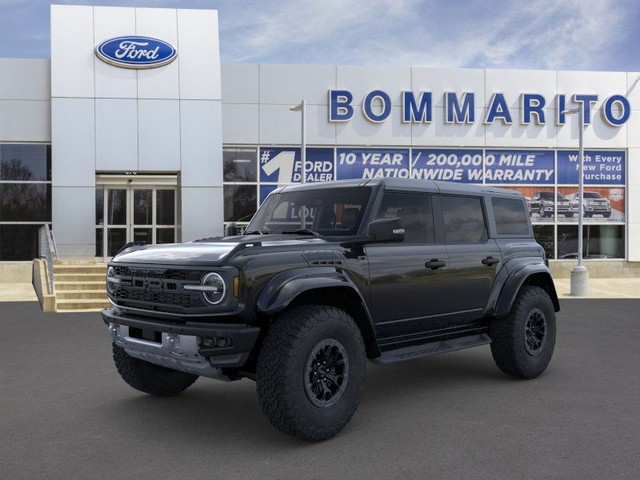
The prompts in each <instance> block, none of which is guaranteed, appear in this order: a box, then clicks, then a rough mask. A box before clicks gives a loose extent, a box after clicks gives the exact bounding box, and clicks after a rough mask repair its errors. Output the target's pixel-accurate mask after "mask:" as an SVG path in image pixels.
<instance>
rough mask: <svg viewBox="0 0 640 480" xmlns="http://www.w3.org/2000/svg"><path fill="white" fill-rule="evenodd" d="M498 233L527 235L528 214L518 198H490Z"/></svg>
mask: <svg viewBox="0 0 640 480" xmlns="http://www.w3.org/2000/svg"><path fill="white" fill-rule="evenodd" d="M491 205H492V207H493V216H494V217H495V219H496V231H497V233H498V235H529V216H528V214H527V210H526V208H525V206H524V202H523V201H522V200H521V199H520V198H498V197H494V198H492V199H491Z"/></svg>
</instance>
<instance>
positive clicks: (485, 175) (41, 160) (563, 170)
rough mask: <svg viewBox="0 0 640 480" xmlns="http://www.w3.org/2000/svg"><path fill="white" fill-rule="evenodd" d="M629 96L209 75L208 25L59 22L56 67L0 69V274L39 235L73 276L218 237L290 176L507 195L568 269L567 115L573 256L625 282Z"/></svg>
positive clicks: (181, 15) (639, 107) (391, 72)
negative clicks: (77, 266) (146, 247)
mask: <svg viewBox="0 0 640 480" xmlns="http://www.w3.org/2000/svg"><path fill="white" fill-rule="evenodd" d="M639 80H640V73H634V72H576V71H527V70H494V69H441V68H423V67H409V66H407V67H396V66H393V67H391V66H367V67H365V66H343V65H270V64H269V65H267V64H244V63H228V64H222V65H221V64H220V48H219V38H218V16H217V12H216V11H215V10H187V9H177V10H176V9H148V8H119V7H91V6H58V5H54V6H52V7H51V59H37V60H34V59H0V161H1V167H2V169H1V175H0V266H1V265H2V264H5V265H7V264H13V263H14V262H29V261H30V260H31V259H32V258H34V257H38V256H39V255H40V254H41V251H40V250H41V248H42V246H41V243H42V241H41V238H40V235H41V232H42V230H41V227H42V226H43V225H46V226H49V227H50V228H51V229H52V231H53V238H54V239H55V244H56V247H57V253H58V256H59V257H60V258H62V259H78V260H81V259H85V260H87V259H88V260H94V259H97V260H98V261H102V260H104V259H108V258H109V257H111V256H113V254H114V253H115V252H117V251H118V250H119V249H120V248H121V247H122V246H123V245H124V244H125V243H127V242H130V241H146V242H149V243H168V242H179V241H190V240H194V239H197V238H202V237H211V236H215V235H220V234H222V232H223V228H224V225H225V224H226V223H228V222H237V223H238V224H239V225H244V224H246V222H247V221H248V220H249V219H250V218H251V215H252V214H253V213H254V212H255V210H256V208H257V207H258V206H259V204H260V203H261V202H262V201H263V200H264V198H265V197H266V196H267V195H268V194H269V193H270V192H271V191H273V190H274V189H275V188H276V187H277V186H278V185H284V184H290V183H296V182H300V181H301V180H302V175H303V172H304V175H305V178H304V180H305V181H306V182H326V181H331V180H340V179H351V178H379V177H387V176H390V177H401V178H415V179H423V180H426V179H441V180H451V181H457V182H467V183H477V184H487V185H493V186H499V187H506V188H510V189H516V190H519V191H521V192H522V193H523V194H524V195H525V197H527V200H528V203H529V206H530V212H531V219H532V222H533V225H534V230H535V233H536V238H537V239H538V241H539V242H540V243H541V245H543V246H544V248H545V250H546V251H547V255H548V257H549V258H550V259H553V260H556V261H558V262H561V261H562V260H566V261H567V263H569V262H568V260H569V259H572V258H575V257H576V254H577V236H578V226H577V223H578V220H577V216H578V215H577V211H578V201H577V191H578V168H577V167H578V161H577V160H578V133H579V123H580V122H579V120H580V118H579V115H580V113H579V112H580V110H581V111H582V115H583V121H584V124H585V125H584V146H585V170H584V181H585V188H584V190H585V201H584V206H585V222H584V223H585V226H584V238H585V248H584V255H585V257H586V258H587V259H593V263H594V264H596V263H597V264H603V265H610V266H611V276H620V275H627V274H628V272H629V271H632V270H634V268H633V267H634V266H635V265H638V264H634V262H640V135H638V132H640V86H639V85H638V82H639ZM302 104H304V109H303V108H300V107H301V105H302ZM296 107H297V108H296ZM303 138H304V140H303ZM303 142H304V143H303ZM303 144H304V145H305V147H306V148H305V155H304V156H305V157H306V162H305V166H304V168H303V166H302V162H301V159H302V155H301V147H302V145H303ZM39 232H40V233H39ZM1 272H2V269H1V268H0V273H1ZM625 272H627V273H625Z"/></svg>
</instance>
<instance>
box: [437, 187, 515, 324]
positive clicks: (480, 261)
mask: <svg viewBox="0 0 640 480" xmlns="http://www.w3.org/2000/svg"><path fill="white" fill-rule="evenodd" d="M435 203H436V209H437V211H439V212H440V215H437V218H438V219H439V220H441V221H442V229H443V232H444V241H445V245H446V251H447V257H448V261H447V269H446V271H445V272H444V273H445V274H446V279H447V281H448V283H449V287H450V288H451V292H452V295H451V296H450V297H449V298H448V300H449V301H450V302H451V304H450V305H447V309H448V310H449V311H450V312H451V313H452V314H453V315H452V317H451V319H450V324H449V326H457V325H463V324H465V323H468V322H470V321H473V320H475V319H478V318H480V317H482V315H483V313H484V308H485V306H486V304H487V299H488V298H489V293H490V291H491V287H492V285H493V281H494V279H495V277H496V273H497V271H498V269H499V268H500V264H501V262H502V256H501V253H500V249H499V248H498V245H497V243H496V241H495V240H494V239H489V238H488V237H489V235H488V228H487V225H488V224H487V215H486V214H485V205H484V200H483V197H482V196H471V195H439V196H438V197H437V199H436V202H435Z"/></svg>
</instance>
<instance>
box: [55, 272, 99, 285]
mask: <svg viewBox="0 0 640 480" xmlns="http://www.w3.org/2000/svg"><path fill="white" fill-rule="evenodd" d="M106 278H107V277H106V275H105V274H104V273H56V274H54V276H53V279H54V282H55V284H56V285H57V284H58V283H59V282H79V283H85V282H106Z"/></svg>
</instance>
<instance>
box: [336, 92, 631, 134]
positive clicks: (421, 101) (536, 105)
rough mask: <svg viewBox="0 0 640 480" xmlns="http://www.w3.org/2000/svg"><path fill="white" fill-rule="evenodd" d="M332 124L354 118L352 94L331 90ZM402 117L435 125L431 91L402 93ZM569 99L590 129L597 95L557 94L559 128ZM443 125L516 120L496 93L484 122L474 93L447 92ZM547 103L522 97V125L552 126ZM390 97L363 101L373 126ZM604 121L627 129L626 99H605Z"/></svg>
mask: <svg viewBox="0 0 640 480" xmlns="http://www.w3.org/2000/svg"><path fill="white" fill-rule="evenodd" d="M328 97H329V98H328V102H329V122H348V121H350V120H351V119H352V118H353V115H354V114H355V109H354V108H353V103H354V98H353V94H352V93H351V92H350V91H349V90H329V95H328ZM400 97H401V101H402V108H401V115H402V118H401V120H402V122H403V123H409V124H411V123H422V124H429V123H431V122H432V121H433V103H434V102H433V94H432V92H430V91H421V92H412V91H404V92H401V95H400ZM568 99H570V101H571V102H572V103H573V104H574V105H576V106H580V105H581V106H582V107H583V109H584V110H583V112H584V124H585V125H589V124H590V123H591V119H592V110H593V106H594V104H595V103H596V102H597V101H598V100H600V98H599V96H598V95H595V94H577V93H576V94H574V95H571V96H569V95H566V94H558V95H556V96H555V99H554V101H555V111H556V114H555V119H554V120H553V121H555V123H556V125H564V124H565V122H566V114H565V113H563V112H564V111H565V110H566V109H567V108H568V103H569V102H568ZM443 100H444V122H445V123H450V124H469V123H475V122H476V121H482V122H483V123H484V124H485V125H492V124H493V123H494V122H497V121H500V122H502V123H504V124H506V125H511V124H512V123H513V122H514V121H515V120H514V116H513V114H512V112H511V109H510V108H509V103H508V101H507V98H506V96H505V95H504V94H503V93H500V92H497V93H494V94H493V95H492V96H491V99H490V101H489V103H488V105H487V114H486V116H485V118H483V119H477V118H476V111H475V107H476V98H475V93H474V92H463V93H456V92H445V93H444V98H443ZM547 103H548V99H547V98H545V97H544V96H543V95H540V94H537V93H521V94H520V109H519V111H520V118H518V119H517V120H518V121H519V122H520V123H521V124H522V125H529V124H532V123H533V124H536V125H545V124H547V122H550V121H552V120H550V119H549V118H547V112H546V111H545V107H547ZM391 106H392V101H391V96H390V95H389V94H388V93H387V92H385V91H383V90H372V91H371V92H369V93H367V94H366V95H365V96H364V98H363V99H362V115H364V117H365V118H366V119H367V120H369V121H370V122H373V123H382V122H384V121H386V120H387V119H388V118H389V116H390V115H391V111H392V109H391ZM602 116H603V118H604V120H605V121H606V122H607V123H608V124H609V125H611V126H612V127H620V126H622V125H624V124H625V123H626V122H627V121H628V120H629V117H630V116H631V105H630V104H629V100H627V98H626V97H625V96H624V95H618V94H616V95H611V96H609V97H607V98H606V99H604V104H603V108H602Z"/></svg>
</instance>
